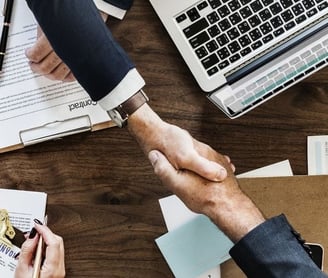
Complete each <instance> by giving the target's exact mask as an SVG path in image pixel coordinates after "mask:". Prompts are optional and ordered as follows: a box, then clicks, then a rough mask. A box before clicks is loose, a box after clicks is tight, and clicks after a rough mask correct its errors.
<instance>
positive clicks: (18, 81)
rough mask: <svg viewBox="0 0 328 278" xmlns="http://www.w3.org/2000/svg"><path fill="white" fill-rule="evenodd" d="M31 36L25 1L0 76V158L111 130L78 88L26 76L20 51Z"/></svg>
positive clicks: (33, 25) (18, 6) (33, 29)
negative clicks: (46, 143)
mask: <svg viewBox="0 0 328 278" xmlns="http://www.w3.org/2000/svg"><path fill="white" fill-rule="evenodd" d="M4 1H5V0H0V6H1V5H3V2H4ZM36 34H37V22H36V20H35V18H34V16H33V14H32V12H31V11H30V9H29V8H28V6H27V3H26V1H15V2H14V7H13V14H12V24H11V28H10V33H9V37H8V43H7V51H6V55H5V59H4V63H3V71H2V72H1V73H0V130H1V134H2V135H1V137H0V153H3V152H7V151H12V150H17V149H20V148H24V147H26V146H30V145H32V144H36V143H40V142H44V141H47V140H54V139H58V138H62V137H64V136H68V135H72V134H76V133H80V132H86V131H96V130H100V129H104V128H109V127H112V126H114V125H115V124H114V123H113V122H112V121H111V119H110V117H109V115H108V114H107V112H106V111H104V110H103V109H102V108H101V107H100V106H99V105H98V104H97V103H96V102H94V101H92V100H91V99H90V97H89V96H88V94H87V93H86V92H85V90H84V89H83V88H82V87H81V86H80V85H79V84H78V83H77V82H67V83H65V82H62V81H52V80H49V79H47V78H46V77H43V76H41V75H38V74H35V73H33V72H32V71H31V69H30V67H29V63H28V59H27V58H26V56H25V50H26V49H27V48H29V47H31V46H32V45H33V44H34V42H35V40H36Z"/></svg>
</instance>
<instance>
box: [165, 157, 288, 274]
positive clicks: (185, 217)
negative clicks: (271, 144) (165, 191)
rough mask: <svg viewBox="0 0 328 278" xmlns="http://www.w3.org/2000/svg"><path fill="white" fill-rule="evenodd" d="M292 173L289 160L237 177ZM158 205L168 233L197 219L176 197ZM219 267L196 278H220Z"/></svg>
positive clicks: (168, 198) (173, 196)
mask: <svg viewBox="0 0 328 278" xmlns="http://www.w3.org/2000/svg"><path fill="white" fill-rule="evenodd" d="M292 175H293V172H292V169H291V166H290V163H289V160H284V161H281V162H277V163H274V164H271V165H268V166H264V167H261V168H259V169H255V170H252V171H249V172H246V173H243V174H240V175H238V176H237V177H238V178H240V177H243V178H246V177H249V178H250V177H274V176H292ZM159 204H160V207H161V210H162V213H163V216H164V221H165V224H166V227H167V230H168V231H173V230H174V229H176V228H178V227H180V226H182V225H184V224H185V223H187V222H189V221H191V220H192V219H194V218H196V217H197V215H198V214H197V213H194V212H192V211H191V210H189V209H188V208H187V207H186V206H185V204H184V203H183V202H182V201H181V200H180V199H179V198H178V197H177V196H176V195H171V196H168V197H165V198H162V199H159ZM220 277H221V272H220V266H217V267H215V268H213V269H211V270H209V271H208V272H206V273H204V274H203V275H201V276H199V277H198V278H220Z"/></svg>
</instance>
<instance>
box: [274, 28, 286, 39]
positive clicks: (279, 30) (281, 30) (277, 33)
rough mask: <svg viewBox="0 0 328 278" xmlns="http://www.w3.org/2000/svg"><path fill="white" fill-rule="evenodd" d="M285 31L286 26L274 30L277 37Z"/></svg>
mask: <svg viewBox="0 0 328 278" xmlns="http://www.w3.org/2000/svg"><path fill="white" fill-rule="evenodd" d="M283 33H285V30H284V28H279V29H277V30H275V31H274V32H273V34H274V36H275V37H278V36H280V35H282V34H283Z"/></svg>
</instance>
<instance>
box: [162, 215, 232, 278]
mask: <svg viewBox="0 0 328 278" xmlns="http://www.w3.org/2000/svg"><path fill="white" fill-rule="evenodd" d="M156 243H157V245H158V247H159V248H160V250H161V252H162V254H163V256H164V257H165V259H166V261H167V263H168V265H169V266H170V268H171V270H172V272H173V273H174V275H175V277H177V278H193V277H197V276H199V275H201V274H203V273H204V272H205V271H207V270H209V269H211V268H213V267H215V266H217V265H219V264H221V263H223V262H224V261H226V260H228V259H229V258H230V255H229V250H230V249H231V247H232V246H233V243H232V242H231V241H230V239H229V238H228V237H227V236H225V235H224V234H223V233H222V232H221V231H220V230H219V229H218V227H217V226H215V225H214V224H213V223H212V222H211V221H210V220H209V219H208V218H207V217H206V216H204V215H199V216H197V217H196V218H195V219H193V220H191V221H189V222H188V223H186V224H185V225H183V226H181V227H180V228H178V229H176V230H174V231H171V232H169V233H167V234H165V235H163V236H161V237H159V238H157V239H156Z"/></svg>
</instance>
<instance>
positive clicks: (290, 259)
mask: <svg viewBox="0 0 328 278" xmlns="http://www.w3.org/2000/svg"><path fill="white" fill-rule="evenodd" d="M303 244H304V240H303V239H301V238H300V235H299V234H298V233H297V232H295V231H294V229H293V228H292V226H291V225H290V224H289V223H288V221H287V219H286V217H285V216H284V215H280V216H277V217H274V218H272V219H270V220H267V221H266V222H264V223H263V224H261V225H260V226H258V227H256V228H255V229H254V230H252V231H251V232H250V233H249V234H247V235H246V236H245V237H244V238H242V239H241V240H240V241H239V242H238V243H237V244H236V245H235V246H234V247H233V248H232V249H231V250H230V255H231V257H232V258H233V259H234V260H235V262H236V263H237V264H238V266H239V267H240V268H241V269H242V270H243V271H244V273H245V274H246V275H247V277H256V278H257V277H266V278H270V277H277V278H278V277H279V278H285V277H286V278H287V277H288V278H293V277H295V278H296V277H297V278H302V277H304V278H308V277H311V278H317V277H318V278H319V277H327V276H326V275H325V274H324V273H323V272H322V271H321V270H320V269H319V268H318V267H317V266H316V264H315V263H314V262H313V261H312V259H311V257H310V255H309V254H308V253H307V252H306V251H305V249H304V245H303Z"/></svg>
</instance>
